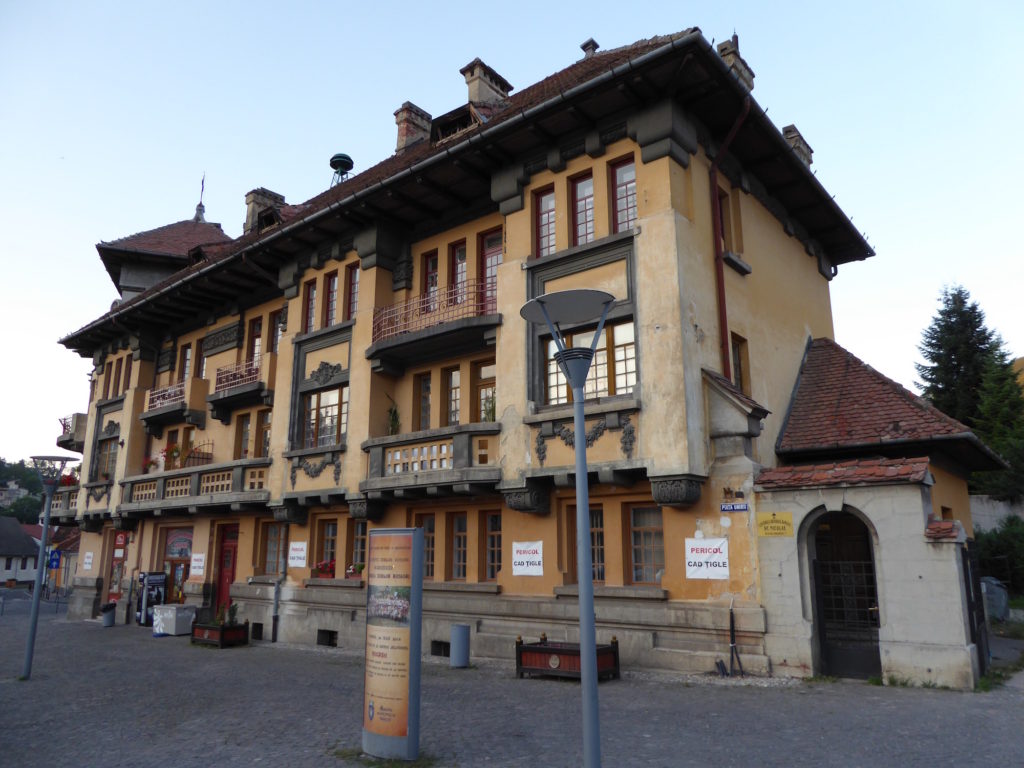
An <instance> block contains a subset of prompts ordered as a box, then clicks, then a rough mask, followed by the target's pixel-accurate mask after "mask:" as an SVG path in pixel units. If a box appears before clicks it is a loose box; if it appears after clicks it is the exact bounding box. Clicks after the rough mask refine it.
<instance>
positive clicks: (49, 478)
mask: <svg viewBox="0 0 1024 768" xmlns="http://www.w3.org/2000/svg"><path fill="white" fill-rule="evenodd" d="M69 461H73V457H71V456H33V457H32V466H33V467H34V468H35V470H36V474H38V475H39V480H40V482H42V484H43V485H44V486H50V487H54V486H56V485H57V483H59V482H60V476H61V475H62V474H64V467H65V466H67V464H68V462H69Z"/></svg>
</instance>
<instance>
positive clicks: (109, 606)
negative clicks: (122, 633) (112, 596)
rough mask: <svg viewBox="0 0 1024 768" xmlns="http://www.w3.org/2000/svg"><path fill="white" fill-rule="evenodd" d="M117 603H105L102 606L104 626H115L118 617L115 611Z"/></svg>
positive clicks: (101, 613)
mask: <svg viewBox="0 0 1024 768" xmlns="http://www.w3.org/2000/svg"><path fill="white" fill-rule="evenodd" d="M116 608H117V603H104V604H103V605H101V606H100V615H101V616H102V617H103V626H104V627H112V626H114V618H115V617H116V616H117V614H116V613H115V609H116Z"/></svg>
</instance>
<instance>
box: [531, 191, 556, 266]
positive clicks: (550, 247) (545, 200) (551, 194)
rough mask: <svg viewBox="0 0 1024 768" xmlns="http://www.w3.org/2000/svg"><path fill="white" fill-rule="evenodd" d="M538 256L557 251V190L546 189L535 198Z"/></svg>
mask: <svg viewBox="0 0 1024 768" xmlns="http://www.w3.org/2000/svg"><path fill="white" fill-rule="evenodd" d="M533 204H534V221H535V224H536V234H535V239H536V241H537V242H536V249H537V258H540V257H541V256H548V255H550V254H552V253H554V252H555V190H554V189H545V190H543V191H540V192H537V193H536V194H535V195H534V198H533Z"/></svg>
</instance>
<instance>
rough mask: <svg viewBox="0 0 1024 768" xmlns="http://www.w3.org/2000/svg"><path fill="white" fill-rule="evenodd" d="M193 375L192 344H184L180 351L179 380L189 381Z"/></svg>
mask: <svg viewBox="0 0 1024 768" xmlns="http://www.w3.org/2000/svg"><path fill="white" fill-rule="evenodd" d="M191 375H192V345H191V344H182V346H181V351H180V352H178V381H188V377H189V376H191Z"/></svg>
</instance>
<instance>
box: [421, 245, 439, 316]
mask: <svg viewBox="0 0 1024 768" xmlns="http://www.w3.org/2000/svg"><path fill="white" fill-rule="evenodd" d="M437 287H438V274H437V251H431V252H430V253H425V254H423V308H424V310H425V311H426V312H433V311H434V310H436V309H437Z"/></svg>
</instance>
